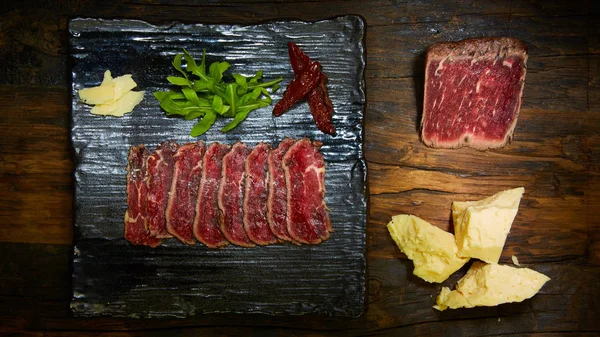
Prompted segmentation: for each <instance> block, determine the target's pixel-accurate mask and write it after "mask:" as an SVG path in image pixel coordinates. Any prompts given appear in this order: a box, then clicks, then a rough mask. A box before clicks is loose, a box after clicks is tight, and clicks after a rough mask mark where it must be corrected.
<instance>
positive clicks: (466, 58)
mask: <svg viewBox="0 0 600 337" xmlns="http://www.w3.org/2000/svg"><path fill="white" fill-rule="evenodd" d="M526 64H527V48H526V46H525V45H524V44H523V43H522V42H521V41H519V40H518V39H514V38H506V37H502V38H476V39H467V40H463V41H459V42H443V43H437V44H435V45H433V46H431V47H430V48H429V50H428V51H427V59H426V65H425V97H424V104H423V118H422V121H421V138H422V140H423V142H424V143H425V144H426V145H427V146H431V147H441V148H457V147H461V146H470V147H473V148H476V149H479V150H485V149H489V148H499V147H502V146H504V145H506V143H507V142H508V141H509V140H510V139H511V138H512V135H513V131H514V128H515V125H516V124H517V118H518V116H519V109H520V106H521V96H522V93H523V85H524V83H525V73H526Z"/></svg>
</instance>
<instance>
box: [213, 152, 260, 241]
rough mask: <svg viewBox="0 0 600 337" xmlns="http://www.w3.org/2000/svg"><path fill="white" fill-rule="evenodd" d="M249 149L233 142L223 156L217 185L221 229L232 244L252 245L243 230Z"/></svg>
mask: <svg viewBox="0 0 600 337" xmlns="http://www.w3.org/2000/svg"><path fill="white" fill-rule="evenodd" d="M249 153H250V150H249V149H248V147H247V146H246V145H245V144H244V143H241V142H237V143H235V144H234V145H233V146H232V147H231V151H229V153H227V154H226V155H225V157H223V169H222V173H221V185H220V186H219V197H218V201H219V210H220V211H221V231H222V232H223V234H224V235H225V237H226V238H227V240H229V242H231V243H233V244H234V245H238V246H242V247H253V246H254V243H252V241H250V238H248V235H247V234H246V231H245V230H244V211H243V204H244V190H245V177H246V175H245V172H244V170H245V165H244V163H245V161H246V157H248V154H249Z"/></svg>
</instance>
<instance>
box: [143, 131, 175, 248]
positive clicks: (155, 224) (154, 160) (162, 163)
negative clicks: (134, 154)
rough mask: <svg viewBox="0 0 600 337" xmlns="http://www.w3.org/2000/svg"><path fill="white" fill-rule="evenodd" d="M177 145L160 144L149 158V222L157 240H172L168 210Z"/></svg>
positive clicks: (171, 142) (149, 226)
mask: <svg viewBox="0 0 600 337" xmlns="http://www.w3.org/2000/svg"><path fill="white" fill-rule="evenodd" d="M176 152H177V143H175V142H174V141H168V142H164V143H162V144H160V145H159V146H158V147H157V148H156V151H154V152H153V153H152V155H150V156H149V157H148V161H147V170H148V179H147V180H146V185H147V186H148V222H147V223H146V225H147V227H148V230H149V231H150V234H151V235H152V236H154V237H157V238H170V237H172V236H171V234H169V232H168V231H167V217H166V209H167V202H168V201H169V191H170V190H171V181H172V179H173V163H174V162H173V156H174V155H175V153H176Z"/></svg>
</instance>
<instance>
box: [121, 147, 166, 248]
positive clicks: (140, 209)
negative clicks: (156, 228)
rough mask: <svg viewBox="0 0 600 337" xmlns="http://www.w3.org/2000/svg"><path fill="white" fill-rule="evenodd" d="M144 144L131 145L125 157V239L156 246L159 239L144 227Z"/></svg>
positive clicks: (135, 243)
mask: <svg viewBox="0 0 600 337" xmlns="http://www.w3.org/2000/svg"><path fill="white" fill-rule="evenodd" d="M148 155H149V154H148V150H146V148H145V147H144V145H140V146H132V147H131V148H130V149H129V156H128V157H127V211H125V239H126V240H127V241H129V242H131V243H132V244H134V245H145V246H150V247H156V246H158V245H160V242H161V240H160V239H158V238H155V237H152V236H151V235H150V232H149V231H148V229H147V228H146V208H147V207H146V201H147V199H146V196H147V192H148V189H147V186H146V173H147V170H146V160H147V159H148Z"/></svg>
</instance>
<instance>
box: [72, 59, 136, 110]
mask: <svg viewBox="0 0 600 337" xmlns="http://www.w3.org/2000/svg"><path fill="white" fill-rule="evenodd" d="M136 86H137V84H136V83H135V81H134V80H133V79H132V78H131V75H130V74H127V75H123V76H119V77H116V78H113V77H112V75H111V73H110V70H107V71H105V72H104V79H103V80H102V83H101V84H100V85H99V86H97V87H92V88H86V89H81V90H79V99H80V100H81V101H82V102H84V103H86V104H91V105H94V107H93V108H92V110H91V113H92V114H94V115H104V116H116V117H121V116H123V115H124V114H126V113H128V112H131V111H132V110H133V108H134V107H135V106H136V105H137V104H139V103H140V102H141V101H142V99H143V97H144V92H143V91H136V92H134V91H131V89H133V88H135V87H136Z"/></svg>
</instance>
